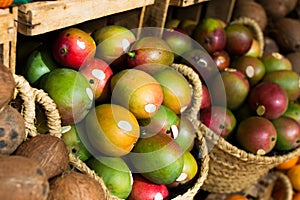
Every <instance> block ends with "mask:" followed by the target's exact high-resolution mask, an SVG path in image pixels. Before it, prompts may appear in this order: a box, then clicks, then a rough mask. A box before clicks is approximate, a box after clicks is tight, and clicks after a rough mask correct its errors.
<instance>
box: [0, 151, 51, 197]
mask: <svg viewBox="0 0 300 200" xmlns="http://www.w3.org/2000/svg"><path fill="white" fill-rule="evenodd" d="M0 180H1V181H0V199H5V200H46V199H47V197H48V194H49V182H48V179H47V177H46V175H45V172H44V171H43V169H42V168H41V166H40V165H39V164H38V163H37V162H35V161H34V160H32V159H30V158H26V157H23V156H16V155H11V156H8V155H1V156H0Z"/></svg>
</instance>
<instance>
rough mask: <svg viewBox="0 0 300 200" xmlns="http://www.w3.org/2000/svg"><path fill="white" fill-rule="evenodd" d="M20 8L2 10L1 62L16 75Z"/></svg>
mask: <svg viewBox="0 0 300 200" xmlns="http://www.w3.org/2000/svg"><path fill="white" fill-rule="evenodd" d="M17 14H18V8H17V7H12V8H11V11H10V10H9V9H1V12H0V31H1V34H0V45H1V48H0V49H1V51H0V56H1V59H0V60H1V62H2V64H4V65H5V66H6V67H9V68H10V70H11V71H12V72H13V73H15V66H16V43H17V23H16V22H15V19H17Z"/></svg>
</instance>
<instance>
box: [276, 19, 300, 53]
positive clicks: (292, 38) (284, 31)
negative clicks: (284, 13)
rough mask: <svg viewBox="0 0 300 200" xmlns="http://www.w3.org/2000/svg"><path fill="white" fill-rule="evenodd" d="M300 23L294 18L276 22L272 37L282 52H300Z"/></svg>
mask: <svg viewBox="0 0 300 200" xmlns="http://www.w3.org/2000/svg"><path fill="white" fill-rule="evenodd" d="M299 33H300V21H299V20H297V19H292V18H286V17H285V18H281V19H278V20H277V21H276V22H274V27H273V29H272V30H271V34H272V37H273V38H274V40H275V41H276V42H277V44H278V46H279V48H280V50H282V51H284V52H286V53H289V52H299V51H300V34H299Z"/></svg>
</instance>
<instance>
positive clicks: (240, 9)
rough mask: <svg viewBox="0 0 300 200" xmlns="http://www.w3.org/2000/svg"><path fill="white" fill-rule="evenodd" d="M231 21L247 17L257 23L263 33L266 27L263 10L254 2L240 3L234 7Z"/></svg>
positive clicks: (265, 15)
mask: <svg viewBox="0 0 300 200" xmlns="http://www.w3.org/2000/svg"><path fill="white" fill-rule="evenodd" d="M232 17H233V19H237V18H239V17H248V18H251V19H253V20H254V21H256V22H257V24H258V25H259V27H260V28H261V30H262V31H263V30H264V29H265V27H266V25H267V14H266V11H265V9H264V8H263V7H262V6H261V5H260V4H259V3H256V2H255V1H241V2H240V3H237V4H236V5H235V8H234V10H233V14H232Z"/></svg>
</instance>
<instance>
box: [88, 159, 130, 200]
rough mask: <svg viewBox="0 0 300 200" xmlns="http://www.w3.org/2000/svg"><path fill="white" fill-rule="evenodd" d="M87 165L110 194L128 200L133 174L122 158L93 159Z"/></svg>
mask: <svg viewBox="0 0 300 200" xmlns="http://www.w3.org/2000/svg"><path fill="white" fill-rule="evenodd" d="M86 163H87V165H88V166H89V167H90V168H91V169H92V170H94V171H95V172H96V173H97V174H98V176H100V177H101V178H102V180H103V181H104V183H105V185H106V187H107V189H108V190H109V192H110V194H111V195H113V196H116V197H118V198H121V199H126V198H127V197H128V196H129V194H130V192H131V190H132V184H133V178H132V173H131V171H130V169H129V167H128V165H127V164H126V163H125V161H124V160H123V159H122V158H120V157H104V156H97V158H95V157H91V158H90V159H89V160H87V162H86Z"/></svg>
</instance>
